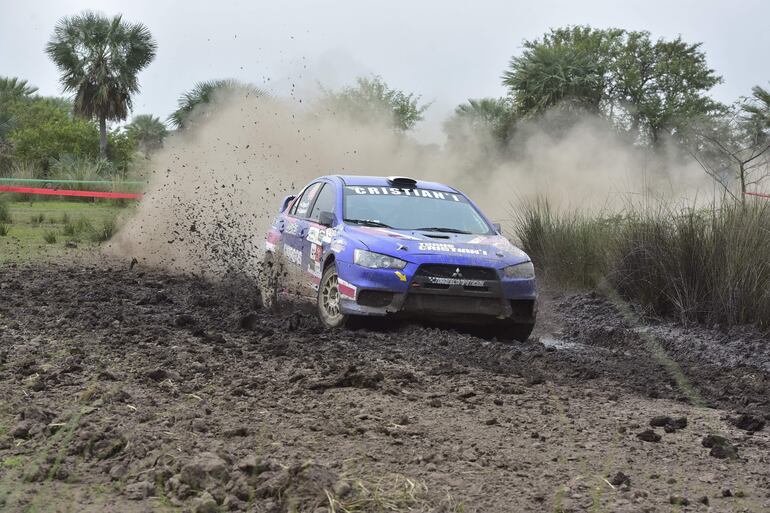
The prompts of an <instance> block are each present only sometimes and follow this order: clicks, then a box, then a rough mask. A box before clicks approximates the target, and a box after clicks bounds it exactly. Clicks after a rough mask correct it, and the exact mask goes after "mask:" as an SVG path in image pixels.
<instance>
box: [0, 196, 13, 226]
mask: <svg viewBox="0 0 770 513" xmlns="http://www.w3.org/2000/svg"><path fill="white" fill-rule="evenodd" d="M12 222H13V220H12V219H11V212H10V210H8V204H7V203H5V202H4V201H0V223H6V224H10V223H12Z"/></svg>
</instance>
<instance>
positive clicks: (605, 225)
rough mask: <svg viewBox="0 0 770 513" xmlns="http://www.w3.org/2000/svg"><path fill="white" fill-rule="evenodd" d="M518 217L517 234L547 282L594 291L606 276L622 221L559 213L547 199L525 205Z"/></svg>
mask: <svg viewBox="0 0 770 513" xmlns="http://www.w3.org/2000/svg"><path fill="white" fill-rule="evenodd" d="M516 218H517V219H516V221H517V222H516V235H517V236H518V238H519V240H520V241H521V242H522V246H523V249H524V250H525V251H526V252H527V253H528V254H529V256H530V258H532V261H533V262H534V263H535V265H536V266H537V267H538V269H539V270H540V272H541V273H542V274H543V277H544V278H545V279H546V280H548V281H553V282H554V283H558V284H561V285H565V286H568V287H577V288H592V287H595V286H596V285H597V284H598V283H599V281H600V280H601V279H602V277H604V276H605V275H606V274H607V269H608V266H609V259H610V253H611V249H612V246H613V239H614V238H615V237H616V236H617V234H616V231H617V222H618V221H619V219H620V218H615V217H608V218H603V217H601V216H599V217H588V216H586V215H584V214H581V213H580V212H576V211H573V212H568V213H564V214H559V213H556V212H555V211H554V210H553V209H552V207H551V205H550V204H549V203H548V201H547V200H544V199H538V200H536V201H534V202H532V203H529V204H528V205H526V206H525V207H524V209H522V210H521V211H520V212H517V214H516Z"/></svg>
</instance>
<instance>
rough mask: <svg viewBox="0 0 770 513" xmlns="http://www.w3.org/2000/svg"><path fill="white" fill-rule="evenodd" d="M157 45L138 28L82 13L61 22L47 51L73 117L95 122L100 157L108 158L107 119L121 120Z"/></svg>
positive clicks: (146, 32)
mask: <svg viewBox="0 0 770 513" xmlns="http://www.w3.org/2000/svg"><path fill="white" fill-rule="evenodd" d="M156 48H157V44H156V43H155V41H154V40H153V38H152V35H151V34H150V31H149V30H148V29H147V27H145V26H144V25H142V24H141V23H128V22H124V21H123V18H122V16H120V15H117V16H113V17H112V18H107V17H105V16H102V15H100V14H97V13H94V12H91V11H86V12H84V13H82V14H79V15H77V16H72V17H68V18H62V19H61V20H60V21H59V22H58V23H57V24H56V27H55V28H54V33H53V36H52V37H51V40H50V41H49V42H48V45H47V46H46V52H47V53H48V55H49V57H51V59H52V60H53V61H54V63H55V64H56V66H57V67H58V68H59V71H60V72H61V78H60V79H61V82H62V85H63V86H64V87H63V88H64V91H65V92H72V93H74V94H75V99H74V111H75V114H77V115H79V116H82V117H84V118H88V119H96V120H98V121H99V154H100V155H101V157H102V158H106V157H107V120H110V121H121V120H124V119H126V117H127V116H128V113H129V111H130V110H131V107H132V102H131V95H133V94H135V93H137V92H139V82H138V81H137V74H138V73H139V71H141V70H142V69H143V68H145V67H146V66H147V65H148V64H149V63H150V62H151V61H152V59H153V58H154V57H155V50H156Z"/></svg>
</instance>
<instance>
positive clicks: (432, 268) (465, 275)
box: [415, 264, 498, 280]
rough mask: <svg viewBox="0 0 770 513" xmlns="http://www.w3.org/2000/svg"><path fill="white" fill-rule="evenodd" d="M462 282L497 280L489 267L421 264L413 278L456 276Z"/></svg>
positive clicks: (494, 272)
mask: <svg viewBox="0 0 770 513" xmlns="http://www.w3.org/2000/svg"><path fill="white" fill-rule="evenodd" d="M458 271H459V274H460V275H461V277H462V279H464V280H497V279H498V278H497V271H495V270H494V269H492V268H491V267H476V266H470V265H447V264H423V265H421V266H420V268H419V269H417V273H416V275H415V276H425V277H429V276H433V277H435V278H457V277H458V276H456V275H457V274H458Z"/></svg>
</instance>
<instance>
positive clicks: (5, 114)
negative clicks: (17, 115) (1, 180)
mask: <svg viewBox="0 0 770 513" xmlns="http://www.w3.org/2000/svg"><path fill="white" fill-rule="evenodd" d="M36 91H37V87H34V86H31V85H29V83H28V82H27V81H26V80H22V79H19V78H17V77H0V171H3V170H4V169H5V168H6V167H7V166H8V163H9V161H10V153H11V145H10V143H9V141H8V134H10V133H11V130H13V128H14V126H16V120H15V119H14V117H13V115H12V114H11V104H13V103H16V102H19V101H25V100H27V99H29V98H31V97H32V95H33V94H35V92H36Z"/></svg>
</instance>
